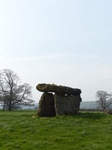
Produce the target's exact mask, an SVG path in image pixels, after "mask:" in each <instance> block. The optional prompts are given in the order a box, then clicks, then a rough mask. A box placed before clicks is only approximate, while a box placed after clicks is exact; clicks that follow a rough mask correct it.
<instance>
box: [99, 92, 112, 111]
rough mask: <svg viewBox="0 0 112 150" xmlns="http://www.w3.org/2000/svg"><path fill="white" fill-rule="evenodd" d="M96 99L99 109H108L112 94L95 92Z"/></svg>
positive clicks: (111, 102)
mask: <svg viewBox="0 0 112 150" xmlns="http://www.w3.org/2000/svg"><path fill="white" fill-rule="evenodd" d="M96 97H97V98H98V100H97V102H98V104H99V107H100V108H101V109H103V110H106V109H109V107H110V106H111V105H112V94H109V93H107V92H106V91H97V93H96Z"/></svg>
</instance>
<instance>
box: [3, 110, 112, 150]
mask: <svg viewBox="0 0 112 150" xmlns="http://www.w3.org/2000/svg"><path fill="white" fill-rule="evenodd" d="M32 116H36V117H35V118H32ZM51 149H52V150H112V115H106V114H103V113H97V112H96V113H95V112H80V113H78V114H77V115H75V116H69V115H68V116H57V117H53V118H39V117H38V116H37V115H36V111H12V112H8V111H6V112H2V111H0V150H51Z"/></svg>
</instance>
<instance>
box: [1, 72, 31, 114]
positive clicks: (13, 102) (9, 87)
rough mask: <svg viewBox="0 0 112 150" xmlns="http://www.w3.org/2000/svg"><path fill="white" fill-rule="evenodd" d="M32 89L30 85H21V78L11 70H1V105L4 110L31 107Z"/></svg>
mask: <svg viewBox="0 0 112 150" xmlns="http://www.w3.org/2000/svg"><path fill="white" fill-rule="evenodd" d="M31 95H32V87H31V86H30V85H29V84H28V83H24V84H22V85H20V78H19V77H18V75H17V74H16V73H14V72H13V71H12V70H10V69H3V70H0V104H1V105H2V107H3V110H9V111H11V110H13V109H17V108H19V107H21V106H31V105H32V103H33V102H34V100H33V99H32V98H31Z"/></svg>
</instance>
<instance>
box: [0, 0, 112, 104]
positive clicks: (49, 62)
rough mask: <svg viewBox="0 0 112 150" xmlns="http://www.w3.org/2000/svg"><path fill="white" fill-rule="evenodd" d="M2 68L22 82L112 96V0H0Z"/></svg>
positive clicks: (37, 95) (85, 97) (86, 95)
mask: <svg viewBox="0 0 112 150" xmlns="http://www.w3.org/2000/svg"><path fill="white" fill-rule="evenodd" d="M0 69H11V70H13V71H14V72H15V73H17V75H18V76H19V77H20V78H21V80H22V83H29V84H30V85H31V86H32V87H33V91H32V92H33V99H35V100H36V102H38V101H39V99H40V95H41V94H42V93H41V92H39V91H37V90H36V88H35V87H36V85H37V84H38V83H51V84H52V83H54V84H57V85H65V86H70V87H73V88H79V89H81V90H82V94H81V97H82V100H83V101H94V100H96V98H95V94H96V92H97V91H98V90H104V91H107V92H109V93H112V0H0Z"/></svg>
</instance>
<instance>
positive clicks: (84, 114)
mask: <svg viewBox="0 0 112 150" xmlns="http://www.w3.org/2000/svg"><path fill="white" fill-rule="evenodd" d="M105 116H106V115H105V114H103V113H97V112H78V114H77V115H75V116H73V117H77V118H88V119H102V118H104V117H105Z"/></svg>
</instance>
